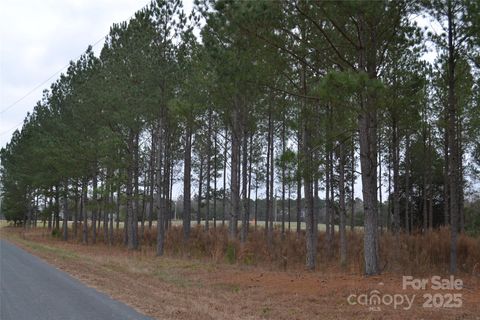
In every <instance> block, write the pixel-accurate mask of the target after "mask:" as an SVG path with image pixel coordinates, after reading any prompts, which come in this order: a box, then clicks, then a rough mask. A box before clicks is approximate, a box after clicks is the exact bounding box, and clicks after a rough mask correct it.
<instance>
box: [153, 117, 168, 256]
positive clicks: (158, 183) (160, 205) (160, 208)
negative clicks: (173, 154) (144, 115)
mask: <svg viewBox="0 0 480 320" xmlns="http://www.w3.org/2000/svg"><path fill="white" fill-rule="evenodd" d="M162 124H163V121H162V119H161V118H160V119H158V120H157V128H156V134H155V142H156V145H157V147H156V150H155V151H156V154H155V189H156V191H157V193H156V194H155V198H156V199H155V204H156V206H157V252H156V254H157V256H162V255H163V245H164V243H163V241H164V236H165V223H164V216H165V211H164V199H162V198H163V192H164V190H163V183H162V165H163V161H162V160H163V159H162V155H163V151H164V150H163V144H162V142H163V139H162V136H163V134H164V130H162ZM166 165H167V164H166V163H165V166H164V168H166ZM164 176H165V172H164ZM163 179H165V177H164V178H163Z"/></svg>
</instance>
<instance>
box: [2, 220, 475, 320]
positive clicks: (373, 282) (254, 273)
mask: <svg viewBox="0 0 480 320" xmlns="http://www.w3.org/2000/svg"><path fill="white" fill-rule="evenodd" d="M1 234H2V237H6V238H8V239H9V240H11V241H14V242H16V243H17V244H19V245H20V246H22V247H24V248H25V249H26V250H28V251H30V252H32V253H34V254H36V255H39V256H40V257H42V258H43V259H45V260H47V261H48V262H50V263H52V264H54V265H56V266H57V267H59V268H61V269H62V270H65V271H66V272H69V273H70V274H72V275H73V276H75V277H77V278H78V279H80V280H81V281H83V282H85V283H86V284H88V285H90V286H92V287H96V288H98V289H99V290H101V291H104V292H106V293H107V294H109V295H111V296H112V297H113V298H115V299H118V300H120V301H124V302H125V303H127V304H129V305H131V306H133V307H134V308H136V309H137V310H139V311H140V312H142V313H144V314H147V315H149V316H152V317H155V318H157V319H225V318H229V319H312V318H313V319H422V318H423V319H474V320H477V319H478V315H479V314H480V305H479V303H478V301H480V278H479V277H478V276H473V275H467V274H460V275H459V276H460V277H461V278H462V279H463V280H464V284H465V287H464V289H463V290H462V294H463V307H462V308H460V309H445V308H434V309H425V308H423V307H422V304H421V302H422V301H423V300H421V299H420V297H421V294H423V293H424V292H421V293H420V295H419V297H418V298H417V303H416V304H415V305H414V307H413V308H412V310H408V311H405V310H394V309H393V308H392V307H382V311H381V312H372V311H371V310H368V308H366V307H364V306H359V305H356V306H352V305H348V304H347V297H348V296H349V295H350V294H351V293H357V294H358V293H365V292H370V291H372V290H374V289H375V290H381V291H382V293H392V294H393V293H405V292H403V291H402V285H401V280H402V277H401V275H402V273H392V272H389V271H386V272H384V273H383V274H382V275H380V276H376V277H368V278H365V277H363V276H362V275H361V273H360V271H359V270H360V268H361V260H362V259H361V256H362V252H361V244H362V242H361V237H360V235H356V234H349V240H350V241H349V250H350V251H349V253H350V264H349V265H348V270H346V271H340V269H339V268H338V266H337V263H336V262H335V260H336V257H337V252H338V248H335V250H333V256H332V257H331V258H328V257H327V256H326V255H325V254H324V248H323V240H324V239H323V235H320V236H319V245H322V246H320V248H319V252H320V253H322V254H321V255H320V257H319V269H320V272H313V273H312V272H305V271H303V259H304V258H303V257H304V254H305V252H304V249H303V247H304V242H303V240H302V237H299V238H298V239H297V237H296V235H295V234H288V235H286V238H285V239H282V237H281V235H280V234H278V233H276V234H275V235H274V237H273V239H272V243H271V246H270V247H269V246H268V244H267V242H266V241H265V239H264V235H263V233H262V232H261V231H259V232H252V233H251V235H250V238H249V241H248V242H247V243H246V244H245V245H243V246H242V245H240V244H239V243H237V242H234V243H229V242H228V241H227V233H226V230H223V229H221V230H217V232H213V230H212V231H211V232H208V233H204V232H203V231H202V230H201V229H195V230H193V231H192V239H191V241H189V242H188V243H182V242H181V235H182V234H181V230H179V229H177V228H173V229H172V230H171V231H170V232H169V233H168V237H167V245H166V251H167V253H168V254H167V256H166V257H162V258H158V257H155V251H154V246H149V245H147V242H145V243H143V245H142V247H141V249H140V250H138V251H128V250H127V249H125V248H124V246H123V245H121V242H120V240H121V234H119V235H118V240H119V242H120V243H119V244H118V245H115V246H108V245H105V244H103V241H102V239H101V237H100V238H99V241H98V244H97V245H95V246H92V245H89V246H85V245H81V244H79V243H78V242H77V241H76V240H73V241H69V242H63V241H60V240H59V239H57V238H52V237H51V236H50V234H49V233H48V232H46V231H44V230H42V229H37V230H33V231H29V232H26V233H25V232H23V231H22V229H13V228H8V229H7V228H3V229H1ZM447 234H448V232H447V231H446V230H442V231H439V232H438V234H434V233H432V234H430V235H426V236H425V238H417V239H415V238H416V237H421V236H419V235H415V236H411V237H408V236H401V237H400V242H401V243H402V245H401V246H400V247H401V250H400V252H401V255H400V257H401V258H402V260H401V261H400V265H404V264H407V262H408V261H409V260H408V259H409V258H411V260H410V262H411V263H412V264H414V265H415V266H419V265H422V264H423V263H426V264H431V265H432V266H437V268H439V270H442V268H444V264H445V262H446V261H448V256H445V250H447V251H448V248H449V247H448V245H445V243H448V240H445V238H446V236H447ZM149 236H153V235H152V234H150V235H148V236H147V237H149ZM447 239H448V238H447ZM337 240H338V239H337ZM393 240H394V239H393V238H392V236H391V235H388V234H385V235H384V236H382V243H381V247H386V246H387V245H390V246H393V245H395V244H396V243H394V242H392V241H393ZM415 240H416V241H415ZM419 240H423V244H419V243H418V241H419ZM335 243H338V241H335ZM436 243H439V244H440V245H439V246H435V244H436ZM477 246H478V239H472V238H463V237H461V239H460V240H459V259H460V257H462V258H461V259H462V260H461V261H462V263H464V264H465V265H470V264H472V263H474V261H476V260H475V259H478V254H479V253H478V251H477V252H476V253H475V252H472V251H470V250H475V248H478V247H477ZM229 248H230V249H229ZM233 249H234V250H233ZM354 250H358V251H354ZM232 251H234V252H235V255H234V258H235V260H234V261H233V263H234V264H230V263H229V262H232V261H229V260H228V255H229V252H232ZM188 253H190V254H188ZM407 253H408V255H407ZM389 254H390V253H389ZM430 254H438V255H439V256H436V257H431V258H429V257H428V256H429V255H430ZM285 257H287V265H286V266H285V262H284V261H285ZM382 257H383V258H382V259H383V260H382V261H387V260H388V259H389V255H387V254H386V253H385V252H384V250H383V249H382ZM403 259H404V260H403ZM330 260H332V261H330ZM284 269H286V270H287V271H282V270H284ZM411 269H412V270H413V267H411ZM425 270H426V268H424V270H423V271H418V272H425V273H426V274H429V275H434V274H436V272H435V271H434V270H432V271H425ZM415 272H417V271H416V270H415ZM409 293H412V292H409Z"/></svg>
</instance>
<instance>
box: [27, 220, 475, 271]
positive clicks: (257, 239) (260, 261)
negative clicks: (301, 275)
mask: <svg viewBox="0 0 480 320" xmlns="http://www.w3.org/2000/svg"><path fill="white" fill-rule="evenodd" d="M21 230H23V229H21ZM78 230H79V231H78V233H77V237H76V238H75V239H73V240H72V239H71V238H72V237H71V236H72V231H71V230H69V233H70V241H74V242H79V243H81V227H79V228H78ZM97 232H98V235H97V239H96V241H97V243H102V244H104V243H106V242H105V241H104V238H103V235H104V233H103V230H102V229H100V230H97ZM139 232H140V230H139ZM28 233H32V234H33V233H34V234H37V235H41V236H42V237H44V238H45V237H48V238H50V239H52V240H55V241H61V240H60V239H61V237H57V236H53V237H52V233H51V232H48V231H47V230H46V229H44V228H34V229H32V230H31V231H28ZM123 234H124V232H123V230H122V229H120V230H118V231H117V230H115V231H114V243H115V247H118V248H124V246H123ZM139 239H140V248H141V250H140V251H141V252H150V253H152V252H154V250H155V245H156V228H152V229H151V230H149V229H148V228H145V230H144V233H143V236H142V235H141V234H140V236H139ZM91 240H92V234H91V230H90V234H89V241H90V244H91ZM347 244H348V246H347V257H348V261H347V264H346V265H345V266H340V257H339V236H338V233H336V234H335V236H334V238H333V240H332V241H331V245H330V246H328V245H327V239H326V235H325V233H324V232H319V235H318V243H317V251H318V255H317V266H318V267H317V269H318V270H320V271H327V270H330V269H338V268H341V269H342V270H343V271H344V272H350V273H359V274H362V273H363V268H364V262H363V261H364V260H363V233H361V232H351V231H347ZM379 248H380V250H379V258H380V264H381V265H380V268H381V271H382V272H385V271H387V272H395V273H401V274H412V275H414V274H432V273H437V274H448V270H449V263H450V231H449V229H448V228H440V229H436V230H434V231H430V232H427V233H425V234H420V233H415V234H412V235H408V234H399V235H393V234H392V233H390V232H384V233H383V234H381V235H380V238H379ZM165 254H166V255H168V256H171V257H179V258H193V259H198V260H207V261H209V262H214V263H228V264H238V265H246V266H249V265H254V266H261V267H265V268H268V269H270V270H279V271H280V270H301V269H303V268H304V263H305V254H306V250H305V233H304V231H302V232H301V233H300V234H297V233H296V232H286V233H285V234H284V235H282V233H281V231H280V230H278V229H276V230H274V232H273V233H272V236H271V238H270V239H268V238H267V236H266V234H265V230H264V229H258V230H253V228H252V229H251V230H250V231H249V235H248V239H247V241H246V242H245V243H243V244H242V243H240V241H239V240H234V241H232V240H229V237H228V229H227V228H226V227H222V226H217V228H215V229H214V228H210V230H208V231H205V230H204V228H203V227H202V226H196V227H193V228H192V229H191V233H190V239H189V240H188V241H184V239H183V229H182V227H181V226H171V227H170V228H169V229H168V231H167V234H166V240H165ZM457 261H458V269H459V271H460V272H463V273H469V274H474V275H480V237H471V236H468V235H465V234H460V235H459V237H458V243H457Z"/></svg>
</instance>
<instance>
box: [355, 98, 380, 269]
mask: <svg viewBox="0 0 480 320" xmlns="http://www.w3.org/2000/svg"><path fill="white" fill-rule="evenodd" d="M362 95H363V94H362ZM365 100H366V101H365ZM361 104H362V106H361V113H360V114H359V117H358V126H359V133H360V134H359V136H360V166H361V172H362V193H363V210H364V215H365V219H364V258H365V273H366V274H367V275H375V274H378V273H379V272H380V269H379V264H378V252H377V250H378V232H377V172H376V171H377V150H376V146H377V143H376V139H377V134H376V124H377V116H376V113H375V111H373V110H369V109H370V108H371V106H370V105H369V101H368V99H364V98H363V97H362V98H361Z"/></svg>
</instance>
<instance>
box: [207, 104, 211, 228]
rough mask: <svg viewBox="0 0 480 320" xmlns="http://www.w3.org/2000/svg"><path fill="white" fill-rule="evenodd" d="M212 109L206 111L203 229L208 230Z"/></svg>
mask: <svg viewBox="0 0 480 320" xmlns="http://www.w3.org/2000/svg"><path fill="white" fill-rule="evenodd" d="M211 141H212V109H211V108H209V111H208V132H207V188H206V194H205V203H206V208H205V230H206V231H208V228H209V220H210V183H211V171H212V168H211V159H212V146H211Z"/></svg>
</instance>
